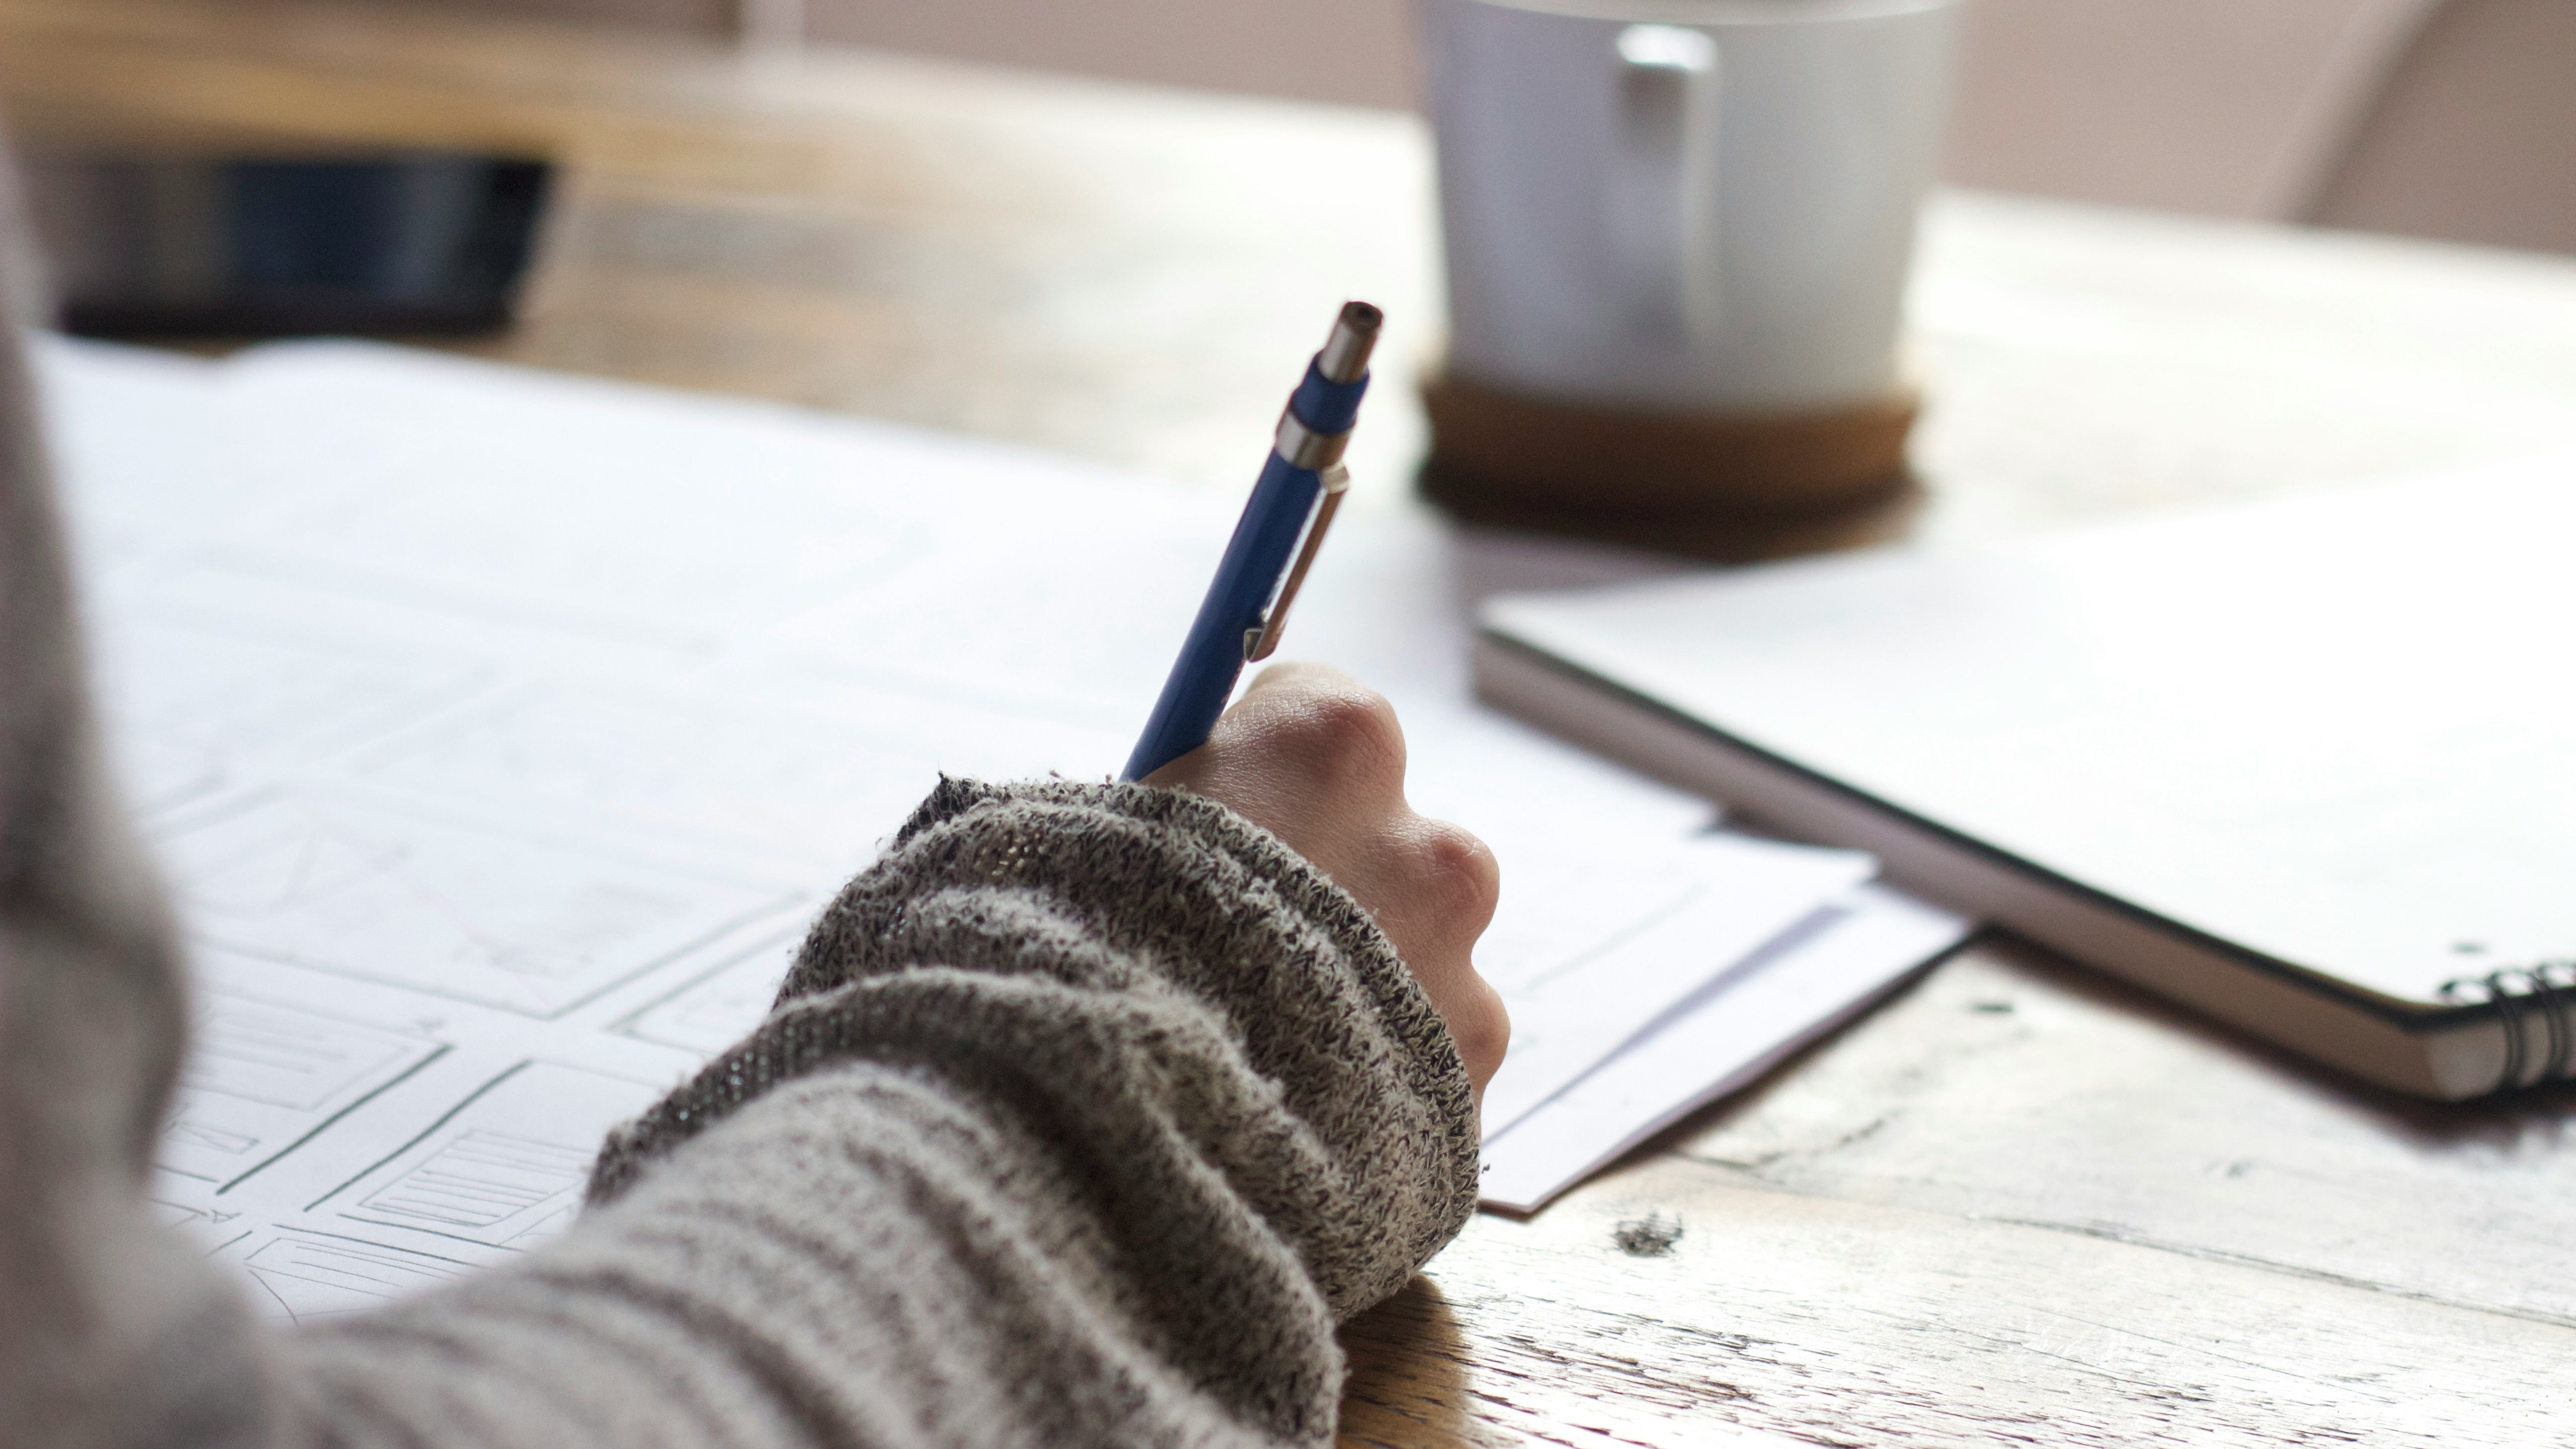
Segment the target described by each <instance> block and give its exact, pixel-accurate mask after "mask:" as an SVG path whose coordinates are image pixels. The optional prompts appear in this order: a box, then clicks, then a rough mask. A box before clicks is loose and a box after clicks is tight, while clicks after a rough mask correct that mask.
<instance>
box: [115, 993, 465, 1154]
mask: <svg viewBox="0 0 2576 1449" xmlns="http://www.w3.org/2000/svg"><path fill="white" fill-rule="evenodd" d="M193 1025H194V1027H195V1031H194V1040H193V1041H192V1042H191V1044H190V1048H189V1053H188V1060H187V1062H186V1065H185V1066H184V1068H183V1069H182V1071H181V1074H180V1078H179V1090H178V1093H177V1095H176V1097H175V1100H174V1102H173V1105H172V1110H171V1114H170V1117H169V1120H168V1122H167V1123H166V1124H165V1125H164V1127H163V1129H162V1134H161V1145H160V1150H159V1153H158V1157H157V1165H158V1166H159V1167H160V1168H161V1169H162V1170H163V1171H165V1172H171V1173H176V1174H178V1175H180V1176H183V1177H192V1178H199V1179H203V1180H205V1181H208V1182H213V1183H216V1184H218V1185H225V1184H230V1183H233V1182H238V1181H240V1180H241V1179H242V1178H244V1177H246V1176H248V1175H249V1174H250V1173H252V1172H254V1171H256V1170H257V1169H259V1168H260V1167H262V1166H264V1165H265V1164H267V1163H269V1162H271V1161H273V1160H275V1159H276V1157H277V1156H278V1154H280V1153H282V1152H285V1151H287V1150H288V1149H289V1148H291V1147H292V1146H293V1145H294V1144H295V1143H297V1142H299V1141H301V1140H303V1139H304V1138H305V1137H306V1136H308V1135H310V1134H311V1133H313V1132H314V1131H316V1130H318V1129H319V1128H321V1127H322V1126H323V1125H324V1124H326V1123H328V1122H330V1121H331V1120H332V1119H333V1118H335V1117H337V1116H339V1115H340V1114H341V1113H343V1112H346V1111H348V1110H349V1109H351V1108H352V1107H355V1106H356V1105H357V1104H358V1103H360V1102H363V1101H365V1100H366V1099H367V1098H368V1097H369V1096H370V1095H372V1094H374V1093H375V1092H377V1091H380V1090H382V1089H383V1088H384V1087H385V1086H387V1085H388V1084H390V1083H392V1082H395V1081H397V1080H400V1079H401V1078H402V1077H404V1076H406V1075H408V1074H409V1073H410V1072H412V1071H414V1070H415V1069H417V1068H418V1067H420V1066H421V1065H422V1064H423V1063H425V1062H427V1061H429V1060H430V1059H431V1058H432V1057H434V1056H436V1055H438V1054H439V1053H440V1052H441V1051H442V1050H444V1047H443V1046H442V1045H441V1044H440V1043H439V1042H437V1041H434V1040H432V1039H431V1038H429V1037H428V1036H426V1035H424V1034H422V1033H420V1032H417V1031H401V1030H394V1029H391V1028H388V1027H384V1026H378V1025H373V1024H370V1023H366V1022H360V1021H352V1020H348V1019H346V1018H343V1017H338V1016H332V1015H327V1014H325V1013H322V1012H318V1011H311V1010H307V1009H305V1008H303V1007H297V1006H287V1005H284V1004H282V1003H279V1002H275V1001H268V1000H262V999H260V998H258V997H255V996H248V995H243V994H240V993H237V992H232V991H226V990H223V989H221V988H215V989H202V988H201V990H200V992H199V995H198V1001H197V1019H196V1021H195V1022H194V1023H193Z"/></svg>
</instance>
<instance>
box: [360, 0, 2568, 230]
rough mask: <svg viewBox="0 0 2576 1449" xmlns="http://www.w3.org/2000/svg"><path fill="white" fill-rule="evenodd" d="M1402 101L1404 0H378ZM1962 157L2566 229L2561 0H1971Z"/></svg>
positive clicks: (2455, 223) (2320, 205)
mask: <svg viewBox="0 0 2576 1449" xmlns="http://www.w3.org/2000/svg"><path fill="white" fill-rule="evenodd" d="M372 3H379V4H415V5H421V4H429V5H436V4H445V5H473V6H478V7H480V8H486V9H497V10H509V11H518V12H522V13H535V14H545V15H552V16H557V17H563V18H571V19H578V20H585V21H594V22H599V23H612V24H631V25H641V26H654V27H661V28H668V29H679V30H688V31H696V32H702V33H711V34H737V35H747V36H750V37H754V38H757V39H761V40H764V41H766V42H769V43H792V42H794V41H796V40H799V39H806V40H813V41H821V42H843V43H851V44H859V45H868V46H876V47H882V48H886V49H892V50H903V51H912V52H916V53H920V54H926V55H937V56H947V57H954V58H959V59H967V60H979V61H992V62H999V63H1002V64H1008V65H1018V66H1032V67H1039V68H1044V69H1050V70H1063V71H1073V72H1079V73H1084V74H1091V75H1099V76H1109V77H1115V78H1119V79H1126V80H1140V81H1150V82H1156V83H1161V84H1169V85H1180V86H1192V87H1199V88H1205V89H1216V90H1232V91H1244V92H1250V93H1255V94H1262V95H1273V96H1286V97H1294V98H1299V99H1308V100H1321V101H1335V102H1345V103H1353V104H1360V105H1373V106H1392V107H1406V106H1410V105H1412V104H1413V103H1414V93H1415V76H1414V59H1413V46H1412V37H1411V33H1410V19H1409V14H1408V8H1407V7H1408V4H1409V0H935V3H925V0H372ZM1946 171H1947V174H1948V176H1949V179H1951V180H1952V181H1955V182H1958V183H1961V184H1965V185H1971V186H1981V187H1990V188H1995V189H2001V190H2009V191H2028V192H2037V193H2041V194H2046V195H2053V196H2062V197H2069V198H2074V199H2078V200H2087V201H2102V202H2111V203H2117V204H2124V205H2134V206H2148V207H2160V208H2168V209H2173V210H2181V211H2191V212H2200V213H2205V214H2214V215H2223V216H2243V217H2260V218H2271V219H2279V220H2313V221H2322V222H2326V223H2329V224H2334V225H2342V226H2353V227H2361V228H2365V229H2378V230H2387V231H2397V232H2405V233H2410V234H2416V235H2426V236H2438V237H2448V238H2454V239H2460V240H2469V241H2488V242H2498V243H2505V244H2511V245H2521V246H2535V247H2545V248H2550V249H2556V250H2576V0H1969V8H1968V13H1967V21H1966V28H1965V48H1964V54H1963V57H1962V69H1961V77H1960V93H1959V99H1958V104H1957V107H1956V111H1955V115H1954V119H1953V123H1952V127H1951V134H1950V137H1949V145H1948V156H1947V165H1946Z"/></svg>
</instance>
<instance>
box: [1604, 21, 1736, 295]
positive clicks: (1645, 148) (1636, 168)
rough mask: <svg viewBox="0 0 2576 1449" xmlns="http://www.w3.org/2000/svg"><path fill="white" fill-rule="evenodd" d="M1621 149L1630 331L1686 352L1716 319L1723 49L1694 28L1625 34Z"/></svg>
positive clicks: (1622, 286) (1613, 207) (1616, 210)
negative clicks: (1719, 51) (1720, 57)
mask: <svg viewBox="0 0 2576 1449" xmlns="http://www.w3.org/2000/svg"><path fill="white" fill-rule="evenodd" d="M1613 52H1614V54H1615V55H1616V57H1617V61H1618V71H1619V77H1618V79H1619V147H1618V154H1617V155H1616V156H1615V157H1614V158H1613V159H1612V162H1611V164H1610V166H1609V167H1608V168H1607V169H1606V171H1605V173H1604V176H1603V184H1604V189H1605V195H1604V197H1603V201H1604V206H1603V212H1604V217H1603V220H1604V222H1605V223H1606V227H1605V229H1606V231H1607V233H1608V241H1609V256H1610V260H1611V264H1612V266H1613V267H1614V268H1615V269H1616V275H1615V277H1614V278H1613V279H1612V281H1613V284H1614V286H1615V287H1616V288H1617V291H1618V294H1619V296H1620V297H1621V299H1622V301H1623V303H1624V304H1625V305H1624V307H1623V310H1624V311H1625V312H1626V313H1627V314H1628V322H1629V324H1630V325H1631V326H1632V327H1634V328H1636V329H1637V330H1638V331H1640V332H1641V333H1643V334H1644V335H1646V336H1649V337H1653V338H1655V339H1657V340H1660V341H1663V342H1667V343H1671V344H1675V345H1687V344H1688V343H1690V342H1691V341H1693V340H1694V339H1695V338H1697V337H1698V336H1700V335H1701V333H1702V331H1703V330H1704V329H1705V328H1706V327H1707V325H1708V324H1709V323H1710V322H1711V321H1712V320H1713V319H1714V315H1715V311H1716V296H1715V277H1716V262H1717V257H1716V240H1717V224H1716V222H1717V194H1716V192H1717V186H1716V183H1717V156H1716V146H1717V125H1716V120H1717V86H1718V56H1717V42H1716V41H1715V40H1714V39H1712V38H1711V37H1710V36H1709V34H1708V32H1707V31H1704V30H1694V29H1692V28H1691V27H1689V26H1686V25H1653V24H1639V25H1630V26H1625V27H1623V28H1621V30H1620V31H1619V33H1618V36H1617V38H1616V40H1615V41H1614V42H1613Z"/></svg>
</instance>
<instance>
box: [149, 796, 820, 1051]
mask: <svg viewBox="0 0 2576 1449" xmlns="http://www.w3.org/2000/svg"><path fill="white" fill-rule="evenodd" d="M160 844H161V846H162V855H163V859H164V861H165V862H166V864H167V867H168V869H169V870H170V873H171V875H172V876H173V877H174V879H175V881H176V884H177V885H178V888H179V894H180V898H181V902H182V905H183V907H184V908H185V912H186V916H187V919H188V921H189V924H190V925H191V927H192V928H193V929H194V931H195V932H196V934H198V935H199V936H200V937H202V938H203V939H205V940H208V941H211V942H214V943H216V944H219V945H223V946H226V947H230V948H232V949H234V950H237V951H243V952H247V953H249V954H251V955H255V956H261V957H265V958H268V959H270V960H277V961H287V962H292V963H295V964H297V965H302V966H308V967H311V968H313V969H315V970H319V971H326V972H332V973H335V974H339V975H345V976H355V977H361V978H365V979H368V980H374V981H382V982H387V983H390V984H393V985H397V986H402V987H407V988H409V989H411V990H413V991H418V992H421V993H424V994H426V995H430V996H435V997H444V998H448V999H452V1000H461V1001H472V1002H480V1003H482V1004H484V1005H488V1006H497V1007H501V1008H503V1009H505V1010H509V1011H514V1012H519V1013H522V1014H524V1015H528V1016H537V1017H546V1016H552V1015H555V1014H557V1013H559V1012H562V1011H564V1010H566V1009H567V1008H569V1007H572V1006H574V1005H577V1004H578V1003H580V1002H583V1001H586V1000H588V999H589V998H590V997H592V996H594V995H596V994H598V993H599V992H601V991H603V990H606V989H608V988H609V987H611V986H614V985H616V984H617V983H619V982H621V981H625V980H627V979H629V978H630V977H632V976H634V975H636V974H638V973H640V972H642V971H645V970H647V969H650V968H651V967H652V966H654V965H657V964H659V963H660V962H662V961H665V960H668V959H670V958H671V957H672V956H674V955H676V954H677V953H679V952H680V951H683V950H686V949H687V948H689V947H690V946H693V945H696V944H698V943H699V942H702V941H705V940H708V939H710V938H711V937H713V936H714V935H716V934H717V933H718V932H720V931H723V930H725V929H727V928H729V927H731V926H734V925H736V924H739V923H741V922H743V921H747V920H750V919H753V918H755V917H757V916H759V915H762V914H764V913H767V912H770V911H774V910H777V909H779V908H780V907H782V906H783V905H785V904H786V903H787V902H789V901H790V900H792V899H793V893H792V892H789V891H785V890H782V889H779V888H777V887H770V886H761V885H754V884H751V883H747V882H742V881H733V880H726V879H722V878H720V877H717V876H714V875H712V874H710V873H705V872H692V871H684V870H681V869H678V868H675V867H670V866H664V865H658V864H653V863H648V862H644V861H640V860H632V859H623V858H619V857H615V856H611V855H609V854H607V853H604V852H602V851H598V850H595V849H588V848H583V847H580V846H575V845H572V844H569V843H565V842H559V841H548V840H540V839H534V838H529V837H527V836H523V835H518V834H514V833H511V832H508V831H504V830H501V829H497V828H492V827H486V826H481V825H474V824H467V823H465V822H461V821H457V820H452V819H441V818H437V817H433V816H429V815H426V814H415V813H412V812H408V811H400V810H395V809H390V808H387V807H385V806H382V805H379V804H375V803H370V802H364V801H359V800H354V799H346V798H332V797H325V796H320V795H316V794H312V793H307V792H288V791H278V792H275V793H272V794H269V795H266V796H263V797H259V798H256V799H254V800H251V801H249V802H248V803H247V804H246V805H244V806H242V807H241V808H237V809H233V810H230V811H227V812H224V813H220V814H216V815H213V816H211V817H210V818H205V819H200V820H198V821H195V822H193V823H190V824H188V825H186V826H184V827H182V828H177V829H173V830H172V831H170V832H169V833H168V834H166V835H165V836H164V837H163V839H162V841H161V842H160Z"/></svg>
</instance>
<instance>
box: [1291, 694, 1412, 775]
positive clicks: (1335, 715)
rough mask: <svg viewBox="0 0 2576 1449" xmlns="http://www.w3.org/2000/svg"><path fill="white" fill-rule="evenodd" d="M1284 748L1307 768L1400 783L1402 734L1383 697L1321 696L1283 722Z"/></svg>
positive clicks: (1315, 695) (1304, 703) (1308, 700)
mask: <svg viewBox="0 0 2576 1449" xmlns="http://www.w3.org/2000/svg"><path fill="white" fill-rule="evenodd" d="M1284 733H1285V734H1286V736H1287V743H1288V744H1289V745H1290V747H1291V748H1293V749H1295V750H1296V751H1297V752H1298V753H1299V754H1300V755H1301V756H1303V757H1304V758H1305V759H1306V760H1307V761H1308V762H1309V763H1310V764H1313V765H1316V766H1318V767H1322V768H1325V769H1328V770H1330V771H1332V772H1333V773H1335V774H1345V773H1347V774H1349V775H1352V776H1356V777H1359V778H1362V779H1372V780H1373V779H1378V778H1382V777H1385V776H1388V775H1390V774H1391V775H1392V776H1393V777H1394V778H1396V779H1399V780H1400V779H1402V778H1403V772H1404V731H1403V730H1402V728H1401V727H1399V726H1398V725H1397V724H1396V721H1395V706H1393V705H1391V704H1389V703H1387V702H1386V698H1385V696H1383V695H1379V694H1375V693H1372V692H1371V691H1369V690H1365V689H1358V688H1351V689H1335V690H1327V691H1320V692H1318V693H1316V694H1314V695H1313V696H1311V697H1309V698H1308V699H1307V700H1305V701H1304V702H1303V705H1302V707H1301V708H1299V709H1298V710H1297V711H1296V712H1295V714H1294V715H1293V716H1292V717H1291V718H1290V719H1289V720H1288V721H1287V722H1286V726H1285V729H1284Z"/></svg>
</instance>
